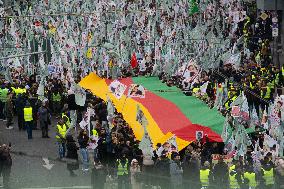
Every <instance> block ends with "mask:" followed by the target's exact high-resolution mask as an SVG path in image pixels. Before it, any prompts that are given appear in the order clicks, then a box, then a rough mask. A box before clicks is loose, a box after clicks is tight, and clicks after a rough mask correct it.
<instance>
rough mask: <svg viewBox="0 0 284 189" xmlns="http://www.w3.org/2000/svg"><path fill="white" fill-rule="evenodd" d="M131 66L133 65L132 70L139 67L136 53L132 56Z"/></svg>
mask: <svg viewBox="0 0 284 189" xmlns="http://www.w3.org/2000/svg"><path fill="white" fill-rule="evenodd" d="M130 64H131V67H132V68H136V67H137V66H138V62H137V58H136V54H135V53H133V54H132V57H131V62H130Z"/></svg>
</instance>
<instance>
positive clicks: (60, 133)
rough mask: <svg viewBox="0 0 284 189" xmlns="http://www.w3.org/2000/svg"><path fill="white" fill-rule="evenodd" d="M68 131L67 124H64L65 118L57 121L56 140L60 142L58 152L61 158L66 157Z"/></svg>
mask: <svg viewBox="0 0 284 189" xmlns="http://www.w3.org/2000/svg"><path fill="white" fill-rule="evenodd" d="M66 132H67V126H66V125H65V124H64V122H63V120H62V119H60V120H59V121H58V123H57V129H56V140H57V144H58V153H59V158H60V159H62V158H64V157H65V151H66V150H65V149H66V148H65V142H66V141H65V139H66Z"/></svg>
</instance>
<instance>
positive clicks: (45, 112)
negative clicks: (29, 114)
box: [38, 101, 51, 138]
mask: <svg viewBox="0 0 284 189" xmlns="http://www.w3.org/2000/svg"><path fill="white" fill-rule="evenodd" d="M47 103H48V102H47V101H43V102H42V105H41V107H40V108H39V110H38V115H39V121H40V127H41V131H42V138H50V137H49V136H48V125H50V124H51V121H50V117H51V116H50V110H49V108H48V107H47Z"/></svg>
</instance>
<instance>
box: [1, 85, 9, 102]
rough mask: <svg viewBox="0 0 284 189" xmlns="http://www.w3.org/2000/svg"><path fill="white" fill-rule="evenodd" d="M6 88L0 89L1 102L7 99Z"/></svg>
mask: <svg viewBox="0 0 284 189" xmlns="http://www.w3.org/2000/svg"><path fill="white" fill-rule="evenodd" d="M8 92H9V91H8V89H6V88H5V89H0V100H1V101H2V102H7V99H8Z"/></svg>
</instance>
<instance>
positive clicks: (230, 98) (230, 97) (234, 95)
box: [225, 88, 239, 111]
mask: <svg viewBox="0 0 284 189" xmlns="http://www.w3.org/2000/svg"><path fill="white" fill-rule="evenodd" d="M238 96H239V94H238V92H237V91H236V90H235V89H234V88H232V89H231V91H229V94H228V100H227V101H226V102H225V108H226V110H227V111H228V110H229V109H230V108H231V104H232V103H233V102H234V101H235V100H236V99H237V98H238Z"/></svg>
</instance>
